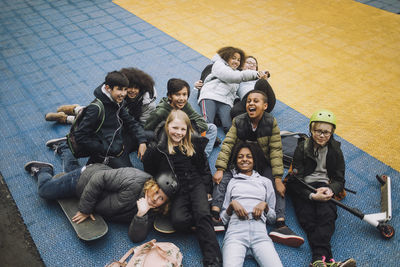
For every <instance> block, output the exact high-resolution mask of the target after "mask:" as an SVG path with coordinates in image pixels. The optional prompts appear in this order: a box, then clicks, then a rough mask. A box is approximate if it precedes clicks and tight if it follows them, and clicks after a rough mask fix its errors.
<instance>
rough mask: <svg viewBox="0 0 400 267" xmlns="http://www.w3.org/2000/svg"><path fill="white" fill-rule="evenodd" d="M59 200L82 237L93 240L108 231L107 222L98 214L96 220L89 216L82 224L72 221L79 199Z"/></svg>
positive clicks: (85, 239) (95, 215) (95, 216)
mask: <svg viewBox="0 0 400 267" xmlns="http://www.w3.org/2000/svg"><path fill="white" fill-rule="evenodd" d="M57 201H58V203H59V204H60V206H61V208H62V210H63V211H64V213H65V215H67V217H68V220H69V222H70V223H71V225H72V227H73V228H74V230H75V232H76V234H77V235H78V237H79V238H80V239H82V240H84V241H92V240H96V239H99V238H100V237H102V236H104V235H105V234H106V233H107V232H108V226H107V223H106V222H105V221H104V219H103V217H101V216H100V215H98V214H94V218H95V219H96V220H94V221H93V220H91V219H90V218H87V219H86V220H85V221H83V222H81V223H80V224H77V223H75V222H73V221H72V217H74V215H75V214H76V213H77V212H78V205H79V199H76V198H68V199H58V200H57Z"/></svg>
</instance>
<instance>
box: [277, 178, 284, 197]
mask: <svg viewBox="0 0 400 267" xmlns="http://www.w3.org/2000/svg"><path fill="white" fill-rule="evenodd" d="M275 188H276V192H277V193H278V194H279V195H280V196H281V197H285V193H286V187H285V185H284V184H283V183H282V179H281V178H280V177H279V178H275Z"/></svg>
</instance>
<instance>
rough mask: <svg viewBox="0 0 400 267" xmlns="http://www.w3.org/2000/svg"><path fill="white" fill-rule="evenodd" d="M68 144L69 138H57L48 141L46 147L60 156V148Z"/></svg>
mask: <svg viewBox="0 0 400 267" xmlns="http://www.w3.org/2000/svg"><path fill="white" fill-rule="evenodd" d="M66 142H67V137H61V138H55V139H50V140H49V141H47V142H46V146H47V147H48V148H50V149H51V150H54V153H57V154H60V153H61V151H60V146H61V145H63V144H66Z"/></svg>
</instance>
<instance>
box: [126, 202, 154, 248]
mask: <svg viewBox="0 0 400 267" xmlns="http://www.w3.org/2000/svg"><path fill="white" fill-rule="evenodd" d="M153 222H154V212H152V211H151V210H149V212H147V214H145V215H144V216H143V217H139V216H137V215H135V216H134V217H133V219H132V221H131V223H130V225H129V230H128V236H129V238H130V239H131V240H132V242H134V243H139V242H142V241H143V240H145V239H146V237H147V234H148V233H149V231H150V230H151V228H152V226H153Z"/></svg>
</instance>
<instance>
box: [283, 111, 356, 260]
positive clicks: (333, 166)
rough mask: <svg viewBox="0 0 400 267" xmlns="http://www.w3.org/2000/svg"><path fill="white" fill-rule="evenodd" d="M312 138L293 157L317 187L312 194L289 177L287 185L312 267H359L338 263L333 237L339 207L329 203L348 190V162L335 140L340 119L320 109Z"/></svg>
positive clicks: (313, 118) (300, 174) (313, 121)
mask: <svg viewBox="0 0 400 267" xmlns="http://www.w3.org/2000/svg"><path fill="white" fill-rule="evenodd" d="M309 127H310V132H311V138H307V139H306V140H304V141H302V142H300V143H299V144H298V145H297V148H296V150H295V153H294V157H293V169H296V170H297V175H296V176H297V177H298V178H299V179H302V180H303V181H304V182H306V183H307V184H310V185H311V186H313V187H314V188H317V192H316V193H312V192H311V191H310V190H309V189H308V188H306V187H305V186H304V185H301V184H299V182H296V180H295V179H291V178H289V181H288V183H287V184H286V186H287V189H288V193H289V195H290V196H291V197H292V202H293V206H294V208H295V212H296V216H297V219H298V221H299V223H300V225H301V227H302V228H303V230H304V231H305V232H306V234H307V239H308V243H309V244H310V247H311V252H312V260H311V263H310V266H315V267H325V266H330V267H333V266H335V267H336V266H340V267H344V266H346V267H349V266H356V262H355V260H354V259H347V260H345V261H343V262H335V260H334V259H333V255H332V251H331V244H330V241H331V237H332V235H333V233H334V231H335V221H336V218H337V211H336V205H335V204H334V203H333V202H331V201H328V200H329V199H331V198H332V197H333V196H335V195H338V194H339V193H340V192H341V191H342V190H343V189H344V183H345V180H344V170H345V163H344V158H343V153H342V150H341V149H340V143H339V142H338V141H336V140H335V139H334V138H333V133H334V131H335V128H336V117H335V115H334V114H333V113H332V112H331V111H329V110H323V109H321V110H318V111H316V112H314V114H313V115H312V116H311V118H310V124H309Z"/></svg>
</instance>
